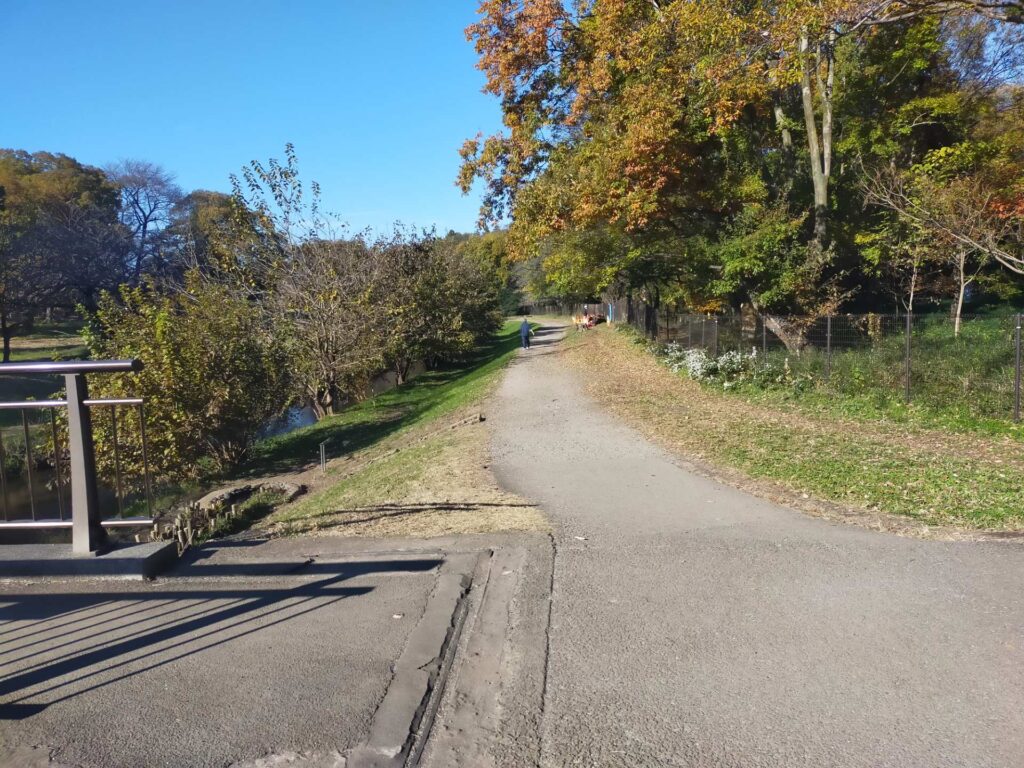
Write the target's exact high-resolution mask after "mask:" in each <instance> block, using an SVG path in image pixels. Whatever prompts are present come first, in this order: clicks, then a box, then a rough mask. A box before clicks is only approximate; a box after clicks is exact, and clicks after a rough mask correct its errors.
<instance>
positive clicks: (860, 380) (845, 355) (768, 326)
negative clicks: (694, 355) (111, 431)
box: [558, 299, 1022, 422]
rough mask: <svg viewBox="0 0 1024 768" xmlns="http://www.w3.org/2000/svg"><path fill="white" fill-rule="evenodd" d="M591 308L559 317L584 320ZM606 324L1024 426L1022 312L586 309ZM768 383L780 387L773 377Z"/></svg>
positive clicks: (886, 397) (881, 395) (760, 365)
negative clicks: (716, 312) (704, 312)
mask: <svg viewBox="0 0 1024 768" xmlns="http://www.w3.org/2000/svg"><path fill="white" fill-rule="evenodd" d="M583 311H584V306H583V305H574V306H571V307H569V308H568V311H562V312H559V313H558V314H564V315H575V316H578V315H580V314H582V313H583ZM586 311H587V312H588V313H589V314H591V315H592V316H597V317H599V318H600V319H601V320H608V321H609V322H612V323H628V324H629V325H631V326H632V327H633V328H635V329H636V330H637V331H639V332H640V333H642V334H643V335H644V336H645V337H647V338H648V339H650V340H651V341H655V342H658V343H661V344H665V345H668V344H675V345H678V346H679V347H681V348H683V349H695V348H700V349H703V350H705V351H706V352H707V354H708V355H709V356H711V357H714V358H718V357H721V356H722V355H724V354H726V353H729V352H732V353H739V354H741V355H743V356H744V357H746V358H748V359H749V360H750V361H751V365H752V368H754V369H755V370H759V371H762V372H770V371H777V372H778V374H779V375H778V379H779V383H780V385H782V383H783V380H784V384H785V386H797V387H800V386H813V387H815V388H818V389H822V390H824V391H826V392H830V393H835V394H837V395H846V396H854V397H863V398H867V399H869V400H875V401H878V404H882V403H884V402H892V401H904V402H907V403H910V402H914V403H916V404H920V405H926V406H931V407H934V408H936V409H941V410H945V411H950V410H951V409H952V410H954V411H960V412H962V413H965V414H969V415H971V416H973V417H981V418H990V419H998V420H1006V419H1013V420H1014V421H1018V422H1019V421H1020V419H1021V319H1022V316H1021V315H1019V314H1016V315H966V316H963V317H961V318H960V319H959V320H956V319H954V318H952V317H950V316H949V315H947V314H942V313H934V314H913V315H907V314H901V315H895V314H871V313H869V314H845V315H832V316H826V317H817V318H811V317H792V316H773V315H760V314H757V313H755V312H736V313H732V314H719V315H698V314H685V313H678V312H673V311H671V310H666V309H656V308H653V307H651V306H648V305H647V304H645V303H644V302H642V301H637V300H635V299H633V300H630V299H619V300H616V301H613V302H606V303H601V304H590V305H587V309H586ZM759 381H760V382H761V383H762V384H764V385H765V386H770V385H771V377H770V376H766V375H762V376H760V377H759Z"/></svg>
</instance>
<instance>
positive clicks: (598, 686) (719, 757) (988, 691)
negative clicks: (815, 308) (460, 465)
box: [488, 328, 1024, 768]
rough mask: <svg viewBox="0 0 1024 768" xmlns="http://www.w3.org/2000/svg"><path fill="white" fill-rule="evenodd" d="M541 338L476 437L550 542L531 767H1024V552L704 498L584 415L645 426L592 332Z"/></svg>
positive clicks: (732, 491)
mask: <svg viewBox="0 0 1024 768" xmlns="http://www.w3.org/2000/svg"><path fill="white" fill-rule="evenodd" d="M539 335H540V336H541V340H543V341H545V342H550V343H547V344H544V345H540V344H538V345H537V348H536V349H535V350H531V351H530V352H527V353H524V354H523V355H521V356H520V358H519V359H518V360H517V361H516V362H515V363H513V365H512V366H511V367H510V368H509V370H508V372H507V374H506V376H505V378H504V380H503V382H502V385H501V387H500V389H499V391H498V393H497V397H496V401H495V404H494V406H493V407H492V412H491V415H490V418H489V420H488V421H489V423H490V424H491V426H492V429H493V430H494V441H493V445H492V454H493V466H494V469H495V472H496V474H497V475H498V478H499V480H500V481H501V482H502V483H503V485H504V486H505V487H506V488H507V489H508V490H510V491H512V492H514V493H517V494H519V495H521V496H523V497H526V498H530V499H532V500H534V501H536V502H538V503H539V505H540V507H541V508H542V509H543V510H544V511H545V512H547V513H548V515H549V516H550V517H551V519H552V522H553V526H554V534H553V536H554V540H555V548H556V556H555V565H554V578H553V581H552V588H553V592H552V602H551V618H550V629H549V640H548V644H549V654H548V662H547V680H546V685H545V691H546V693H545V702H544V708H543V720H542V723H541V726H540V728H541V740H542V745H543V752H542V758H541V761H540V763H541V765H544V766H591V765H600V766H623V767H625V766H630V768H635V767H637V766H662V765H699V766H750V765H757V766H780V768H781V767H783V766H785V768H796V767H798V766H806V767H807V768H810V767H811V766H813V767H814V768H818V766H823V765H828V766H843V767H845V766H877V765H885V766H896V767H899V766H928V767H929V768H937V767H939V766H963V765H970V766H993V767H994V766H1008V765H1019V764H1022V762H1024V647H1022V643H1021V637H1024V548H1022V547H1021V546H1019V544H1018V543H1016V542H996V541H987V542H975V541H932V540H927V539H921V538H910V537H900V536H894V535H891V534H888V533H882V532H877V531H871V530H866V529H864V528H863V527H859V526H854V525H840V524H837V523H834V522H830V521H826V520H822V519H820V518H816V517H811V516H808V515H805V514H803V513H801V512H798V511H795V510H793V509H791V508H786V507H782V506H778V505H776V504H774V503H771V502H770V501H766V500H764V499H760V498H757V497H754V496H752V495H749V494H748V493H745V492H744V491H742V490H739V489H737V488H734V487H730V486H727V485H724V484H721V483H719V482H716V481H715V480H714V479H711V478H709V477H707V476H706V475H704V474H701V473H699V472H695V471H693V470H692V469H691V468H690V467H689V466H688V465H687V464H685V463H684V462H681V461H680V460H679V459H678V458H677V457H675V456H673V455H671V454H670V453H668V452H666V451H665V450H663V449H662V448H659V447H658V446H657V445H655V444H654V443H653V442H652V441H650V440H648V439H645V437H644V436H643V435H642V434H640V433H639V432H637V431H635V430H634V429H632V428H630V427H628V426H626V425H624V424H623V423H622V421H619V420H617V419H616V418H614V417H613V416H612V415H610V414H609V413H608V411H607V410H606V409H605V408H602V407H601V405H603V404H604V403H605V402H608V403H609V405H610V406H611V408H610V409H611V410H619V409H618V408H616V407H615V403H616V402H618V403H619V405H620V407H621V410H620V412H621V413H623V414H624V415H626V416H629V415H630V414H631V413H632V411H628V410H627V409H626V408H625V406H624V405H622V401H621V400H620V401H616V400H615V398H616V397H620V398H621V397H632V398H638V399H639V398H642V397H647V398H648V402H645V403H644V405H645V407H647V408H649V409H650V411H649V412H650V413H651V414H655V413H657V412H658V411H659V408H658V405H659V401H658V399H657V396H656V395H655V394H652V393H650V391H649V390H644V392H646V393H647V394H646V395H644V394H641V393H639V392H637V391H635V390H631V389H628V388H627V387H626V384H625V383H624V382H623V379H622V377H621V376H620V374H622V376H637V375H639V374H640V373H644V374H645V375H646V374H647V373H649V372H647V371H643V370H642V369H641V368H637V369H635V370H634V369H630V370H628V371H625V372H622V371H618V372H615V371H609V367H610V366H611V365H613V364H614V363H617V362H618V359H617V358H614V357H612V352H613V350H611V349H610V348H602V347H600V346H599V342H602V341H603V339H602V336H601V335H600V334H594V335H592V336H591V335H589V332H588V334H587V335H585V338H579V339H575V340H574V342H573V344H563V345H559V344H558V343H557V339H558V337H559V335H560V329H554V328H552V329H545V331H544V332H542V334H539ZM609 343H611V342H610V341H609ZM588 355H593V358H592V360H591V362H593V361H599V362H600V365H590V364H588V359H587V358H586V356H588ZM638 365H639V364H638ZM581 373H582V375H581ZM589 391H596V392H599V393H604V394H602V395H599V397H600V398H601V405H599V404H598V403H597V402H595V400H594V399H592V398H591V397H590V396H589V395H588V394H587V393H588V392H589ZM606 398H607V400H606ZM681 407H683V406H681ZM701 412H702V411H700V410H698V411H696V412H691V415H692V418H693V419H694V420H696V419H697V416H698V414H699V413H701ZM703 413H704V414H705V416H706V415H707V412H706V411H703ZM693 428H694V429H695V430H697V429H699V426H696V425H695V426H694V427H693ZM726 428H732V429H736V428H737V427H736V424H735V423H731V424H729V425H727V426H726V427H722V429H726ZM745 437H749V435H745ZM688 439H689V438H685V437H681V438H680V444H682V445H687V444H688V443H687V440H688ZM722 439H723V440H728V436H727V435H725V436H723V437H722ZM736 442H738V441H734V442H733V443H731V444H732V445H735V444H736ZM499 764H500V761H499Z"/></svg>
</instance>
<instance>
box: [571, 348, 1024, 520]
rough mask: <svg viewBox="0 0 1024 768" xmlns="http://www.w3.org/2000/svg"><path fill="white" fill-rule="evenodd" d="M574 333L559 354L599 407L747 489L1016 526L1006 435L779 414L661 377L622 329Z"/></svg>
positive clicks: (1020, 471)
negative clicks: (578, 370) (717, 469)
mask: <svg viewBox="0 0 1024 768" xmlns="http://www.w3.org/2000/svg"><path fill="white" fill-rule="evenodd" d="M578 337H579V338H577V339H575V341H574V344H573V345H572V346H571V352H570V354H569V355H568V356H567V357H568V359H569V360H571V361H573V362H574V364H575V365H577V366H579V367H580V368H582V369H583V370H584V371H586V372H587V374H588V375H587V376H586V381H587V386H588V389H589V391H590V393H591V394H592V395H593V396H594V397H595V398H596V399H597V400H598V401H600V402H601V403H602V404H604V405H605V406H607V407H608V408H609V409H610V410H612V411H613V412H615V413H617V414H618V415H619V416H620V417H621V418H623V419H625V420H627V421H629V422H632V423H633V424H635V425H636V426H637V427H638V428H639V429H640V430H641V431H643V432H645V433H646V434H647V435H648V436H650V437H651V438H653V439H655V440H657V441H659V442H661V443H662V444H664V445H665V446H666V447H668V448H669V449H671V450H675V451H677V452H679V453H681V454H682V455H684V456H687V457H691V458H693V459H696V460H698V461H702V462H706V463H708V464H710V465H712V466H715V467H720V468H725V469H726V471H727V474H729V471H730V470H731V471H732V472H731V474H730V477H729V479H730V480H732V481H734V482H737V483H739V484H741V485H746V486H748V487H751V489H752V490H755V491H757V492H760V493H762V494H764V495H768V496H773V497H776V498H779V499H780V500H786V501H788V502H790V503H793V504H795V505H796V506H802V507H804V508H808V509H810V510H812V511H817V512H820V513H823V514H832V513H837V512H838V513H840V514H842V510H847V511H848V512H849V513H852V514H855V515H861V516H863V520H864V521H865V522H868V523H869V524H877V525H881V526H884V527H889V528H895V529H899V528H902V527H903V524H902V523H901V522H900V520H899V519H895V518H892V517H891V516H901V517H902V518H906V519H908V520H909V521H913V522H914V523H915V525H912V526H910V528H911V529H920V527H921V525H922V524H924V525H929V526H934V525H941V526H953V527H962V528H969V529H993V530H1020V529H1024V456H1022V455H1021V453H1020V444H1019V442H1018V441H1017V440H1015V439H1013V438H1011V437H1008V436H1004V437H995V436H988V435H982V434H954V433H950V432H945V431H938V430H931V429H926V428H924V427H921V426H917V425H914V424H912V423H893V422H890V421H874V420H871V419H868V418H860V419H855V418H851V417H849V416H840V415H838V414H837V412H836V411H834V410H829V409H822V410H819V409H817V408H809V409H806V410H804V409H800V408H799V407H796V406H794V405H793V404H792V403H789V404H788V405H789V407H785V408H780V407H778V403H773V402H770V401H768V399H767V398H761V399H756V398H753V397H750V396H749V394H745V393H744V392H742V391H740V392H739V393H738V394H737V392H736V390H733V391H729V392H726V391H723V390H722V387H721V385H717V386H715V385H702V384H699V383H697V382H695V381H692V380H690V379H688V378H686V377H685V375H684V374H676V373H672V372H671V371H670V370H668V369H667V368H665V367H664V366H662V365H660V364H659V363H658V362H657V360H656V358H655V357H654V356H653V355H652V354H650V352H649V351H647V349H645V348H644V347H642V346H639V345H637V344H634V343H632V342H631V340H630V338H629V336H628V334H625V333H616V332H615V331H614V330H612V329H606V328H601V329H599V330H597V331H596V332H587V333H585V334H578ZM737 471H738V472H737ZM812 497H816V498H818V499H824V500H827V501H831V502H837V503H838V504H839V505H840V507H841V509H840V510H837V509H836V508H834V507H832V506H831V505H820V504H816V503H815V501H814V498H812Z"/></svg>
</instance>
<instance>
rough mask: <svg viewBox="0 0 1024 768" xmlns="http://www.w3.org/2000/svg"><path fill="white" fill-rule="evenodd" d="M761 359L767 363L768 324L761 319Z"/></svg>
mask: <svg viewBox="0 0 1024 768" xmlns="http://www.w3.org/2000/svg"><path fill="white" fill-rule="evenodd" d="M761 359H762V360H764V362H765V363H767V362H768V323H766V322H765V321H764V318H763V317H762V318H761Z"/></svg>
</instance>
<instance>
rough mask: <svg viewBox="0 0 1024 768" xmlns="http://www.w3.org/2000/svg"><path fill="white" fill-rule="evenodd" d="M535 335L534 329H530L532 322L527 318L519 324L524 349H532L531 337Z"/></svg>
mask: <svg viewBox="0 0 1024 768" xmlns="http://www.w3.org/2000/svg"><path fill="white" fill-rule="evenodd" d="M532 335H533V329H532V328H531V327H530V321H529V320H527V319H526V318H525V317H524V318H523V322H521V323H520V324H519V339H520V341H522V343H523V349H529V348H530V337H531V336H532Z"/></svg>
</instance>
